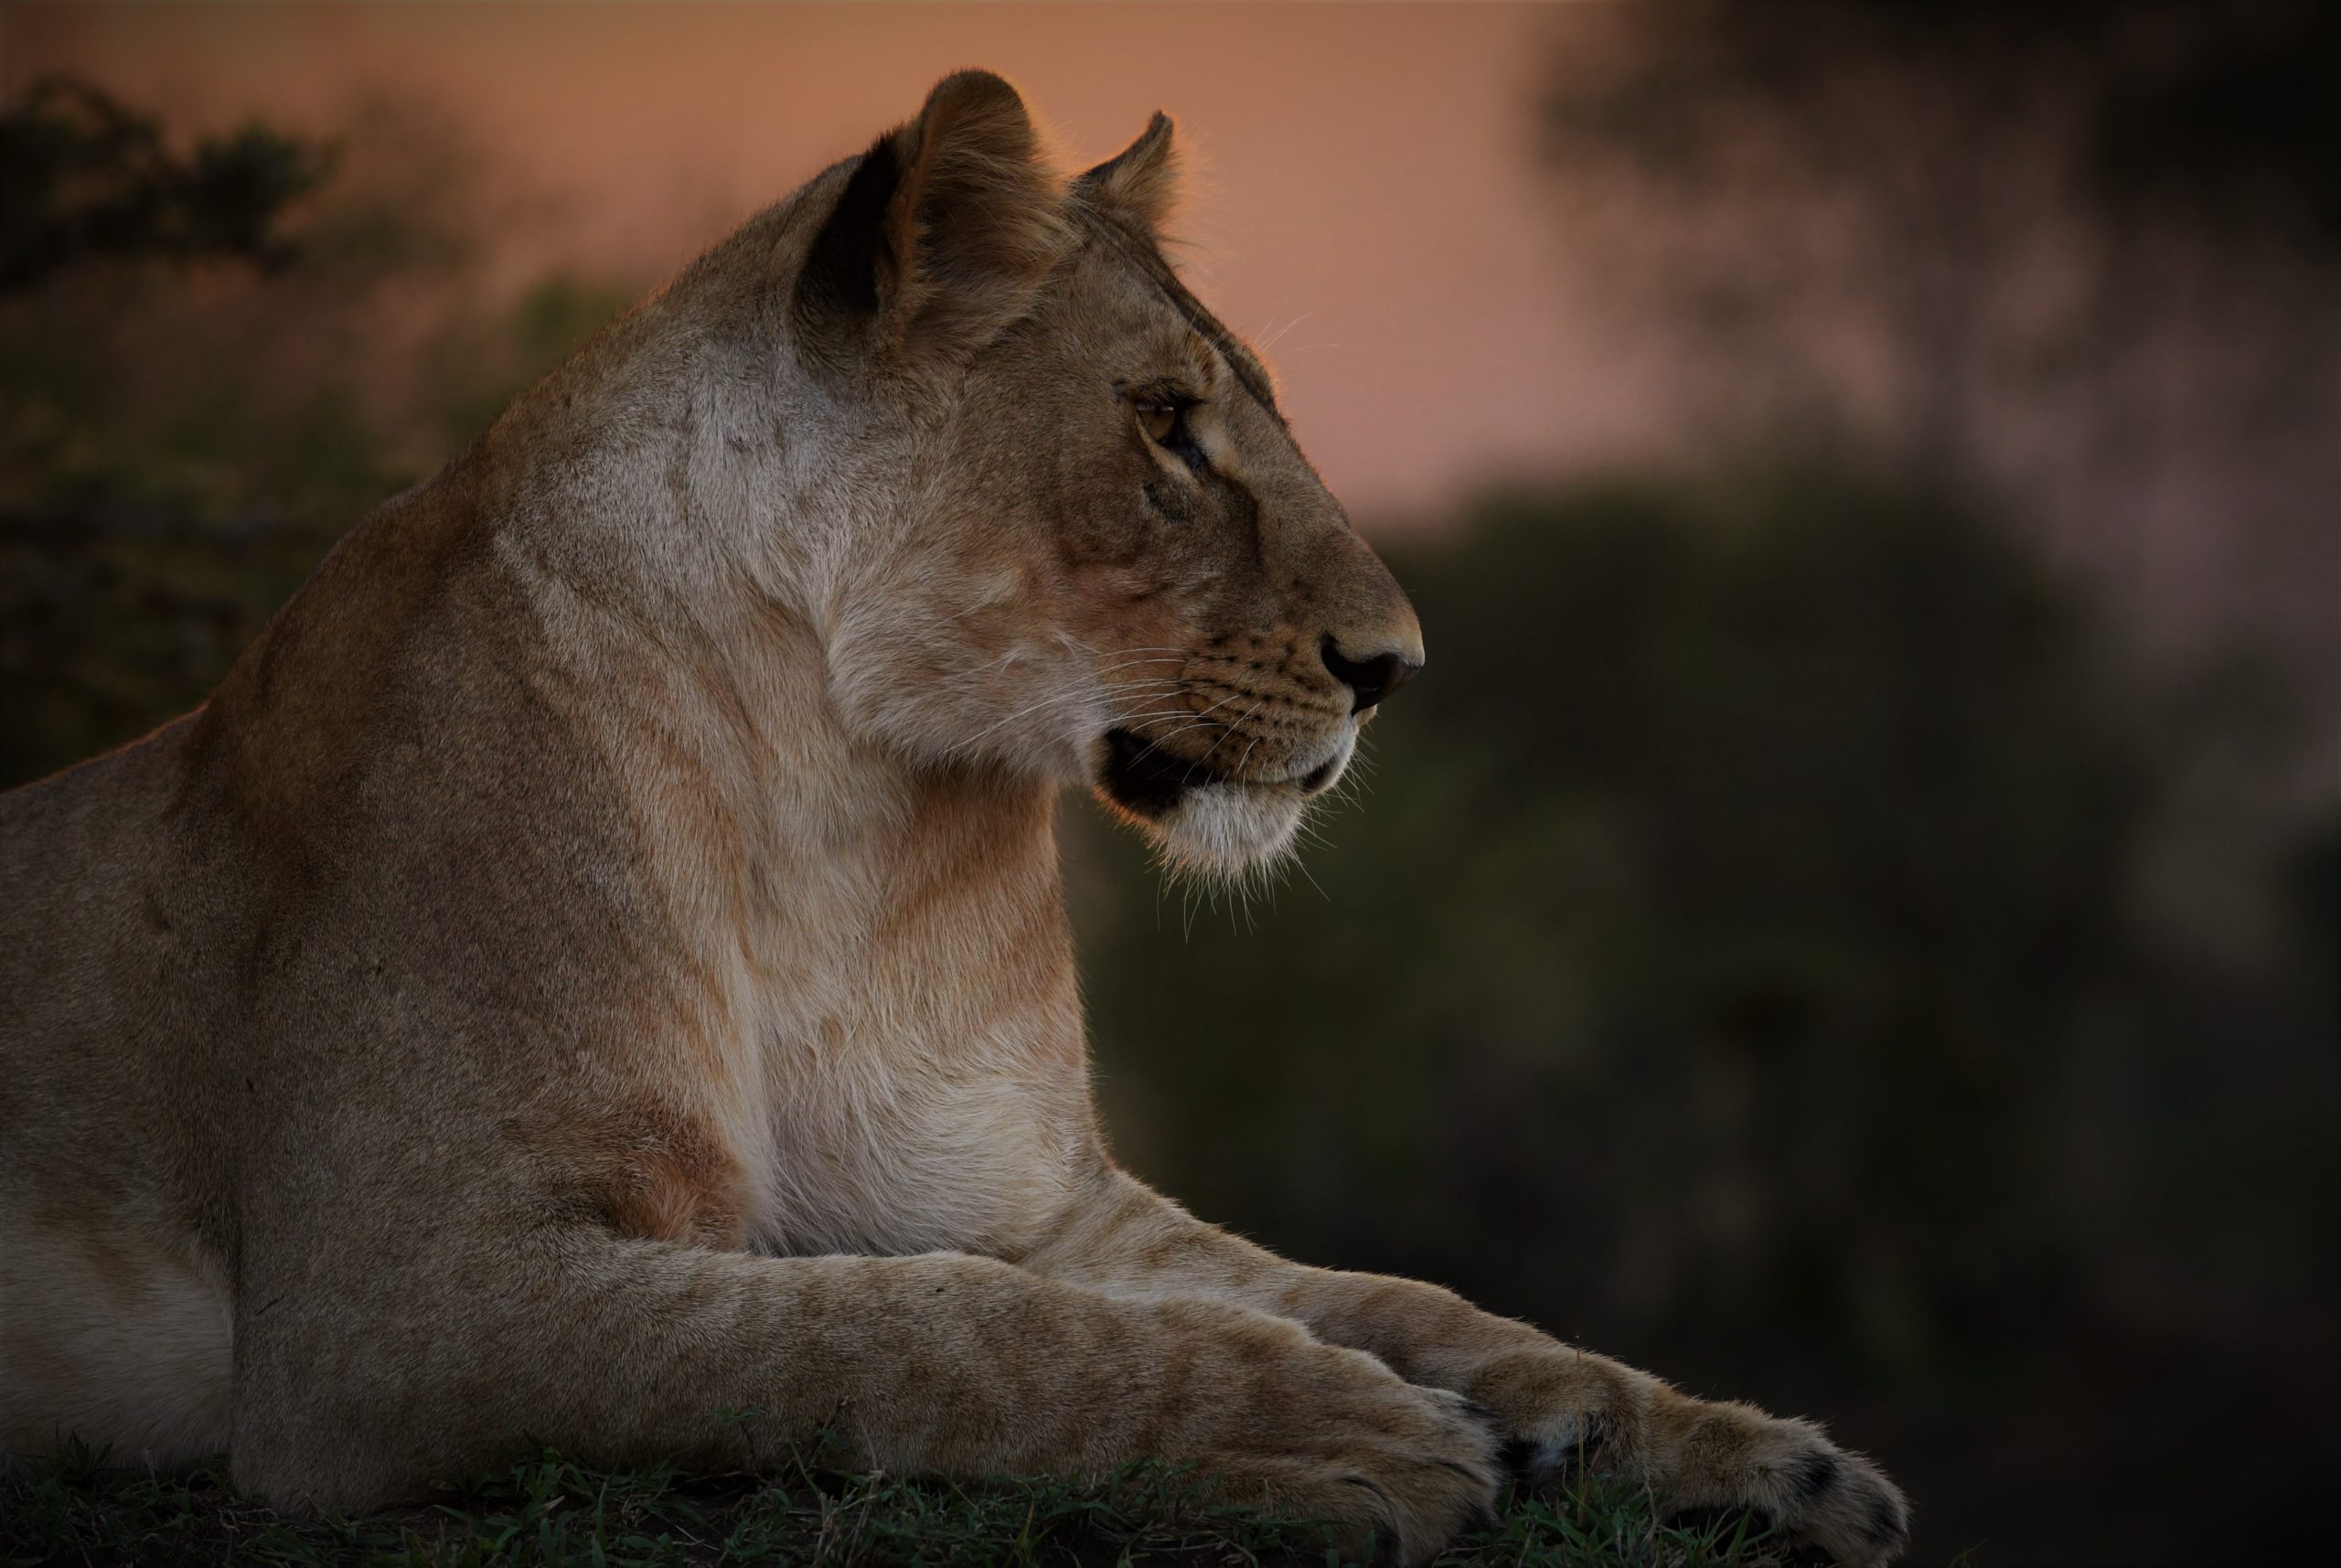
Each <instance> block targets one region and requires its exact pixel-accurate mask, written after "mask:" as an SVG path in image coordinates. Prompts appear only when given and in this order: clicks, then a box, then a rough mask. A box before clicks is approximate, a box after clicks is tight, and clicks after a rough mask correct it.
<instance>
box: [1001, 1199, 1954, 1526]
mask: <svg viewBox="0 0 2341 1568" xmlns="http://www.w3.org/2000/svg"><path fill="white" fill-rule="evenodd" d="M1021 1261H1022V1262H1023V1264H1024V1265H1025V1266H1026V1267H1027V1268H1030V1269H1032V1270H1035V1271H1036V1272H1039V1273H1042V1274H1045V1275H1050V1276H1051V1277H1053V1278H1059V1279H1066V1280H1072V1281H1075V1282H1077V1283H1080V1284H1082V1285H1088V1286H1090V1287H1091V1288H1093V1289H1097V1290H1102V1291H1106V1292H1109V1293H1117V1294H1124V1295H1128V1296H1141V1297H1146V1298H1149V1299H1161V1298H1166V1297H1175V1296H1180V1295H1193V1296H1207V1297H1210V1298H1213V1299H1217V1300H1223V1301H1233V1302H1237V1303H1241V1304H1243V1305H1245V1306H1247V1307H1253V1308H1256V1309H1257V1310H1259V1311H1263V1312H1272V1313H1276V1314H1278V1315H1280V1316H1283V1317H1290V1318H1292V1319H1293V1320H1294V1321H1296V1322H1298V1323H1300V1324H1302V1325H1304V1326H1305V1327H1306V1328H1308V1329H1309V1331H1310V1332H1311V1333H1312V1334H1315V1335H1316V1336H1318V1337H1319V1338H1320V1339H1325V1340H1327V1341H1328V1342H1330V1343H1332V1344H1337V1345H1347V1346H1351V1347H1353V1348H1355V1349H1362V1350H1365V1351H1369V1352H1371V1353H1372V1354H1373V1355H1374V1356H1376V1357H1378V1358H1379V1359H1380V1360H1383V1361H1384V1362H1385V1363H1386V1364H1387V1365H1389V1366H1390V1367H1391V1368H1392V1369H1393V1370H1394V1371H1397V1372H1398V1373H1399V1374H1400V1375H1401V1376H1403V1377H1406V1378H1407V1379H1409V1380H1411V1381H1416V1382H1419V1383H1425V1384H1427V1385H1430V1386H1432V1387H1436V1388H1443V1389H1449V1390H1452V1391H1454V1392H1458V1393H1460V1394H1462V1395H1464V1396H1465V1397H1466V1398H1468V1399H1470V1400H1471V1401H1472V1402H1473V1403H1476V1404H1479V1405H1480V1406H1481V1407H1483V1408H1485V1409H1486V1410H1488V1411H1489V1412H1491V1413H1492V1414H1493V1416H1494V1418H1495V1422H1496V1426H1497V1430H1498V1432H1499V1433H1500V1434H1501V1435H1502V1436H1503V1437H1504V1439H1505V1440H1506V1442H1507V1443H1508V1445H1512V1447H1513V1452H1514V1453H1515V1454H1516V1455H1517V1456H1519V1457H1520V1458H1521V1460H1522V1461H1523V1463H1524V1465H1525V1466H1526V1467H1527V1468H1528V1469H1529V1471H1530V1473H1531V1475H1532V1476H1535V1477H1540V1478H1549V1477H1555V1476H1557V1475H1560V1474H1561V1473H1563V1472H1565V1471H1566V1470H1567V1469H1568V1468H1569V1467H1573V1466H1575V1465H1577V1464H1589V1465H1594V1466H1598V1467H1601V1468H1603V1469H1608V1470H1614V1471H1620V1472H1623V1473H1627V1474H1631V1475H1636V1476H1639V1477H1644V1478H1646V1479H1648V1480H1649V1481H1650V1482H1651V1483H1652V1486H1653V1488H1656V1489H1657V1490H1658V1491H1659V1492H1660V1493H1661V1495H1662V1498H1663V1499H1664V1500H1665V1502H1666V1504H1667V1505H1668V1506H1669V1507H1670V1508H1673V1509H1698V1508H1707V1507H1733V1506H1746V1507H1750V1508H1755V1509H1761V1510H1762V1511H1763V1512H1765V1513H1766V1514H1768V1515H1769V1516H1770V1517H1772V1518H1773V1519H1775V1520H1779V1521H1780V1523H1781V1524H1782V1525H1783V1526H1785V1527H1786V1528H1787V1529H1789V1530H1790V1531H1793V1532H1794V1533H1796V1534H1797V1535H1799V1536H1801V1537H1802V1538H1804V1539H1805V1540H1808V1541H1812V1543H1814V1544H1816V1545H1818V1546H1821V1547H1823V1549H1825V1550H1826V1551H1828V1552H1830V1553H1831V1554H1832V1555H1833V1556H1834V1557H1835V1558H1836V1559H1837V1560H1838V1561H1839V1562H1840V1563H1858V1564H1870V1563H1883V1562H1886V1561H1888V1560H1890V1559H1891V1558H1892V1557H1893V1556H1894V1555H1895V1554H1896V1553H1897V1552H1900V1550H1901V1549H1902V1546H1903V1544H1904V1542H1905V1541H1907V1539H1908V1506H1907V1505H1906V1504H1905V1502H1904V1501H1903V1499H1902V1495H1901V1493H1900V1492H1898V1491H1897V1490H1896V1489H1895V1488H1894V1486H1893V1484H1892V1483H1891V1482H1889V1481H1888V1480H1887V1478H1886V1477H1884V1476H1883V1475H1881V1474H1880V1473H1879V1472H1878V1471H1877V1469H1876V1467H1875V1466H1873V1465H1871V1464H1870V1463H1869V1462H1868V1461H1867V1460H1866V1459H1864V1458H1863V1457H1861V1456H1859V1455H1856V1454H1851V1453H1847V1452H1845V1451H1844V1450H1843V1449H1840V1448H1838V1447H1837V1446H1836V1445H1833V1444H1832V1443H1831V1442H1830V1441H1829V1440H1828V1438H1827V1437H1826V1436H1825V1435H1823V1433H1822V1431H1821V1429H1820V1428H1819V1427H1817V1426H1815V1425H1814V1424H1812V1423H1811V1422H1807V1421H1793V1420H1782V1419H1780V1418H1778V1417H1774V1416H1770V1415H1767V1414H1766V1413H1764V1412H1762V1411H1760V1410H1757V1409H1755V1408H1754V1407H1753V1406H1750V1405H1745V1404H1736V1403H1712V1402H1709V1401H1705V1400H1697V1399H1692V1398H1690V1397H1688V1396H1686V1395H1684V1394H1682V1393H1680V1392H1676V1391H1675V1390H1674V1389H1673V1388H1671V1387H1669V1386H1668V1385H1667V1384H1665V1383H1663V1382H1662V1381H1659V1380H1658V1379H1656V1378H1654V1377H1652V1376H1651V1375H1650V1374H1649V1373H1647V1372H1641V1371H1635V1370H1634V1369H1633V1368H1631V1367H1628V1366H1624V1365H1622V1364H1620V1363H1619V1362H1617V1361H1612V1360H1608V1359H1607V1358H1604V1357H1601V1356H1596V1355H1589V1354H1587V1352H1585V1351H1583V1350H1579V1349H1574V1348H1572V1347H1570V1346H1567V1345H1564V1344H1562V1343H1561V1342H1559V1341H1558V1340H1556V1339H1552V1338H1550V1337H1549V1336H1547V1335H1545V1334H1543V1333H1540V1332H1539V1331H1537V1330H1536V1329H1534V1328H1530V1327H1529V1326H1528V1325H1527V1324H1525V1323H1520V1322H1515V1321H1513V1319H1511V1318H1506V1317H1496V1316H1495V1315H1494V1314H1492V1313H1489V1312H1482V1311H1480V1309H1479V1308H1477V1307H1473V1306H1471V1305H1470V1303H1469V1302H1467V1301H1465V1300H1463V1299H1462V1298H1461V1297H1460V1296H1457V1295H1456V1294H1455V1293H1454V1292H1452V1291H1449V1290H1446V1289H1442V1288H1441V1287H1439V1286H1438V1285H1426V1284H1423V1283H1422V1282H1420V1281H1417V1280H1411V1279H1396V1278H1392V1277H1390V1276H1388V1275H1363V1274H1344V1273H1339V1272H1336V1271H1333V1270H1330V1269H1320V1268H1309V1267H1306V1266H1303V1265H1301V1264H1293V1263H1288V1262H1287V1261H1286V1260H1284V1259H1282V1258H1279V1257H1277V1256H1276V1255H1275V1254H1274V1253H1268V1252H1267V1251H1265V1250H1263V1249H1261V1248H1259V1247H1256V1246H1254V1245H1253V1244H1252V1243H1249V1242H1246V1241H1244V1240H1242V1239H1241V1238H1239V1237H1235V1236H1231V1235H1229V1234H1228V1233H1227V1232H1224V1231H1221V1230H1219V1229H1217V1228H1216V1227H1213V1226H1210V1225H1206V1224H1203V1222H1201V1221H1197V1220H1195V1219H1194V1218H1193V1217H1192V1216H1191V1215H1189V1214H1188V1213H1187V1212H1186V1211H1183V1210H1181V1208H1179V1207H1178V1205H1176V1204H1174V1203H1172V1202H1171V1201H1170V1200H1167V1199H1164V1198H1162V1197H1160V1195H1158V1194H1156V1193H1154V1192H1152V1191H1149V1189H1147V1188H1146V1187H1144V1186H1143V1185H1142V1184H1140V1183H1138V1181H1136V1180H1134V1179H1131V1178H1130V1177H1128V1176H1127V1175H1124V1174H1122V1173H1121V1172H1118V1171H1116V1172H1112V1173H1109V1174H1108V1175H1107V1176H1106V1177H1105V1178H1103V1179H1101V1180H1100V1181H1099V1183H1098V1185H1097V1186H1096V1189H1095V1191H1094V1194H1093V1197H1092V1199H1091V1200H1090V1201H1089V1202H1088V1203H1087V1204H1086V1205H1085V1207H1084V1208H1082V1209H1081V1210H1080V1211H1077V1212H1076V1213H1075V1214H1074V1216H1073V1218H1072V1220H1071V1221H1070V1222H1069V1223H1068V1224H1067V1225H1066V1226H1065V1227H1064V1230H1063V1231H1062V1232H1060V1233H1059V1234H1058V1235H1056V1236H1055V1237H1054V1238H1053V1240H1052V1241H1051V1242H1050V1243H1048V1244H1047V1245H1045V1246H1043V1247H1042V1248H1041V1249H1039V1250H1038V1251H1036V1252H1034V1253H1032V1254H1031V1255H1029V1256H1027V1257H1026V1258H1024V1259H1023V1260H1021Z"/></svg>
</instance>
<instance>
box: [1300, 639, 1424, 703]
mask: <svg viewBox="0 0 2341 1568" xmlns="http://www.w3.org/2000/svg"><path fill="white" fill-rule="evenodd" d="M1320 646H1321V647H1322V649H1323V650H1324V655H1325V667H1326V668H1327V669H1329V670H1331V671H1332V672H1333V678H1334V679H1335V680H1338V681H1340V682H1341V683H1342V685H1343V686H1346V687H1348V688H1350V690H1351V691H1352V692H1354V693H1356V700H1355V701H1353V702H1352V703H1351V704H1350V711H1351V712H1352V713H1363V712H1364V711H1365V710H1366V709H1369V708H1371V707H1373V706H1374V704H1375V703H1377V702H1379V701H1381V700H1382V699H1384V698H1385V697H1387V696H1389V695H1390V694H1391V693H1392V692H1394V691H1395V690H1397V689H1398V688H1400V687H1402V686H1404V685H1406V683H1407V682H1408V681H1410V680H1412V679H1414V678H1415V672H1416V670H1418V669H1420V668H1422V666H1420V665H1418V664H1416V663H1414V662H1412V661H1411V660H1408V659H1405V658H1402V657H1400V656H1398V655H1396V654H1376V655H1374V656H1373V657H1372V658H1369V659H1353V658H1349V657H1346V656H1343V654H1342V650H1341V648H1340V646H1339V645H1336V644H1335V643H1334V641H1333V639H1332V638H1331V637H1327V638H1326V639H1325V641H1324V642H1323V643H1322V644H1321V645H1320Z"/></svg>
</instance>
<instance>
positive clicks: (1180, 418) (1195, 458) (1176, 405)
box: [1133, 397, 1203, 468]
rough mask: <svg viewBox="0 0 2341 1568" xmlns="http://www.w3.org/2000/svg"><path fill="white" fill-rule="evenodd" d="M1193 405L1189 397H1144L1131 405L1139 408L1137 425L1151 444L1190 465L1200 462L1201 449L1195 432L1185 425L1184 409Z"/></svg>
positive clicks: (1201, 456) (1185, 411) (1201, 459)
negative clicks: (1144, 398)
mask: <svg viewBox="0 0 2341 1568" xmlns="http://www.w3.org/2000/svg"><path fill="white" fill-rule="evenodd" d="M1194 406H1195V404H1194V400H1193V399H1192V398H1164V397H1155V398H1151V399H1147V400H1141V401H1139V402H1138V403H1136V404H1134V405H1133V407H1135V408H1136V410H1137V411H1138V429H1140V430H1142V431H1144V432H1146V438H1147V440H1149V441H1150V442H1152V443H1154V444H1155V445H1157V446H1159V447H1160V448H1161V449H1162V450H1163V451H1165V452H1167V453H1171V455H1172V456H1173V457H1176V458H1179V459H1181V461H1183V462H1184V463H1185V464H1187V466H1188V467H1190V468H1201V467H1202V466H1203V447H1202V445H1201V444H1200V443H1197V441H1196V440H1195V436H1194V432H1192V430H1190V429H1189V428H1188V426H1187V411H1188V410H1190V409H1192V408H1193V407H1194Z"/></svg>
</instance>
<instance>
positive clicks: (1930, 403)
mask: <svg viewBox="0 0 2341 1568" xmlns="http://www.w3.org/2000/svg"><path fill="white" fill-rule="evenodd" d="M1555 37H1556V48H1555V57H1554V59H1555V65H1554V69H1553V76H1552V81H1551V87H1550V91H1549V92H1548V95H1547V98H1546V101H1545V122H1544V123H1545V131H1546V137H1547V141H1546V148H1547V153H1548V155H1549V160H1550V165H1551V167H1552V170H1553V176H1554V179H1555V189H1556V191H1557V192H1558V194H1559V197H1560V199H1561V201H1562V203H1563V205H1564V207H1565V209H1566V222H1567V226H1568V240H1569V249H1570V252H1571V253H1572V255H1573V256H1574V257H1575V258H1576V263H1577V266H1578V268H1579V270H1580V272H1581V276H1582V277H1583V279H1584V280H1585V286H1586V287H1587V288H1589V289H1592V290H1594V291H1597V292H1598V293H1601V294H1602V295H1604V296H1605V297H1606V298H1607V299H1608V300H1609V301H1610V302H1611V303H1612V304H1613V305H1615V304H1623V305H1624V306H1625V307H1626V308H1624V309H1621V310H1619V309H1613V311H1612V313H1611V318H1612V320H1613V321H1614V322H1617V323H1619V324H1623V325H1624V329H1625V330H1626V331H1627V332H1629V333H1630V334H1632V335H1635V336H1636V341H1633V342H1631V343H1630V344H1629V345H1625V346H1621V347H1623V348H1625V349H1627V350H1630V352H1621V356H1620V357H1621V358H1626V359H1629V360H1630V362H1633V363H1653V362H1654V363H1660V364H1663V365H1665V366H1667V367H1669V371H1668V374H1667V379H1666V383H1665V385H1664V387H1663V389H1662V396H1664V397H1666V398H1667V399H1669V400H1672V401H1673V402H1674V403H1675V405H1676V408H1677V409H1678V411H1680V415H1681V418H1680V421H1679V422H1680V425H1681V428H1683V429H1684V430H1685V431H1686V432H1696V437H1697V439H1701V440H1707V439H1711V437H1712V433H1713V432H1714V430H1715V428H1716V426H1717V425H1718V424H1720V425H1722V426H1723V427H1725V428H1726V431H1727V432H1731V433H1736V434H1738V435H1741V436H1746V435H1748V434H1749V433H1751V427H1752V428H1753V432H1754V433H1756V434H1758V435H1760V436H1763V437H1766V438H1771V437H1776V436H1777V435H1779V434H1780V432H1782V431H1784V430H1785V431H1788V432H1793V433H1794V435H1795V436H1796V438H1797V439H1798V440H1799V441H1800V442H1801V443H1803V444H1804V445H1806V446H1808V447H1809V446H1813V445H1818V444H1822V443H1827V442H1831V441H1841V442H1845V443H1850V444H1851V445H1852V446H1853V447H1854V448H1855V450H1858V451H1862V452H1865V453H1873V454H1878V455H1880V456H1882V457H1883V458H1885V459H1886V460H1887V461H1890V462H1892V463H1894V464H1897V465H1900V466H1902V467H1905V468H1907V469H1908V470H1909V471H1910V472H1912V473H1914V474H1915V475H1919V477H1920V478H1921V479H1922V480H1926V479H1928V478H1929V476H1932V479H1933V480H1937V481H1940V482H1942V483H1947V484H1951V485H1965V486H1969V487H1977V488H1985V489H1992V488H1996V489H1999V490H2002V491H2003V492H2004V493H2007V494H2010V495H2013V496H2017V497H2019V498H2020V499H2021V500H2022V502H2023V504H2024V508H2025V510H2026V513H2027V514H2029V515H2030V516H2032V517H2034V518H2035V519H2036V523H2037V526H2039V527H2040V528H2042V529H2043V531H2044V533H2045V534H2046V535H2047V538H2048V539H2049V540H2050V542H2051V544H2052V547H2054V548H2055V549H2057V551H2058V554H2059V555H2060V557H2061V558H2062V559H2064V560H2069V561H2075V562H2078V563H2080V564H2082V565H2083V566H2085V567H2086V568H2087V569H2089V570H2090V571H2092V572H2093V573H2094V574H2096V575H2097V576H2098V577H2100V579H2101V580H2102V581H2105V582H2106V583H2107V584H2108V585H2109V586H2110V587H2111V590H2112V594H2111V597H2112V598H2113V600H2114V602H2115V603H2116V604H2117V606H2118V607H2119V608H2120V609H2121V610H2122V611H2123V612H2124V613H2131V614H2133V615H2134V616H2135V618H2136V627H2137V628H2138V629H2142V630H2143V632H2144V633H2145V634H2146V642H2147V645H2148V647H2149V648H2150V650H2154V651H2157V652H2159V651H2175V652H2176V653H2178V654H2179V655H2180V656H2184V657H2188V658H2191V657H2194V656H2197V655H2199V653H2200V652H2201V650H2202V648H2203V647H2204V646H2205V645H2207V644H2218V643H2220V642H2244V643H2249V644H2251V645H2255V646H2257V647H2260V648H2261V649H2264V650H2266V651H2267V652H2269V653H2271V654H2272V655H2273V656H2276V657H2277V658H2278V659H2279V660H2280V661H2281V662H2282V664H2283V665H2284V667H2285V668H2286V671H2287V674H2288V675H2289V676H2290V677H2291V678H2292V679H2293V680H2294V681H2295V682H2296V683H2298V684H2300V685H2301V686H2302V687H2303V688H2304V689H2305V690H2307V691H2308V692H2309V693H2311V694H2312V700H2311V703H2310V705H2309V709H2308V711H2309V712H2310V714H2311V715H2312V716H2318V717H2316V723H2317V730H2318V733H2316V734H2315V735H2314V737H2312V739H2313V741H2314V743H2313V744H2309V745H2304V747H2303V748H2302V749H2301V751H2300V752H2299V754H2298V755H2299V762H2298V763H2297V764H2296V768H2295V770H2294V771H2295V772H2296V771H2297V770H2298V768H2301V767H2304V768H2305V769H2306V770H2307V771H2309V772H2310V773H2314V775H2315V777H2316V781H2317V784H2318V787H2320V788H2322V789H2324V790H2326V791H2329V790H2331V789H2332V788H2334V787H2336V786H2341V773H2336V763H2335V759H2336V757H2341V720H2336V719H2334V718H2332V717H2331V716H2332V715H2336V714H2341V684H2336V679H2337V678H2341V677H2336V674H2335V672H2336V671H2341V619H2336V617H2334V616H2333V615H2332V614H2331V613H2330V597H2331V592H2332V584H2333V583H2334V582H2335V581H2341V512H2337V511H2336V507H2335V506H2334V502H2333V497H2334V496H2335V495H2336V494H2341V442H2336V441H2335V440H2334V439H2333V438H2332V432H2333V431H2334V430H2335V429H2336V428H2341V379H2336V378H2335V377H2334V376H2333V374H2332V367H2333V365H2334V364H2335V363H2336V362H2341V7H2336V6H2333V5H2328V4H2323V3H2320V0H2239V3H2237V4H2233V5H2202V4H2198V3H2193V0H2074V3H2071V4H2061V5H2037V4H2026V3H2023V0H1951V3H1945V0H1780V3H1778V4H1768V5H1736V4H1729V3H1725V0H1652V3H1651V4H1646V5H1624V6H1586V7H1572V8H1570V9H1569V10H1568V11H1567V12H1566V15H1565V16H1562V17H1560V18H1558V19H1557V20H1556V21H1555ZM1653 347H1662V349H1664V350H1665V352H1663V353H1661V354H1657V355H1653V354H1652V352H1651V350H1652V348H1653Z"/></svg>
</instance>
